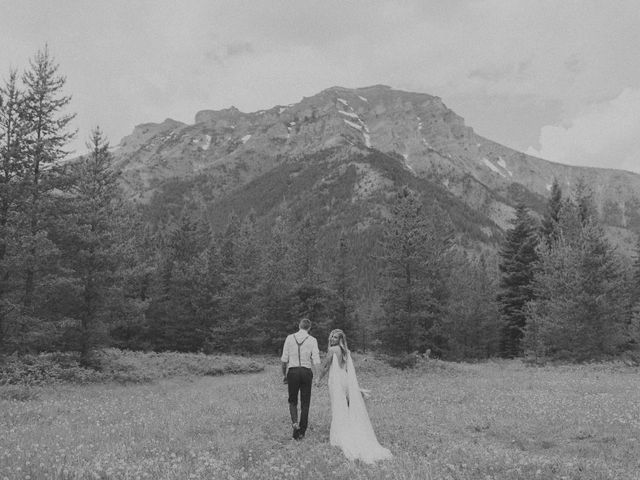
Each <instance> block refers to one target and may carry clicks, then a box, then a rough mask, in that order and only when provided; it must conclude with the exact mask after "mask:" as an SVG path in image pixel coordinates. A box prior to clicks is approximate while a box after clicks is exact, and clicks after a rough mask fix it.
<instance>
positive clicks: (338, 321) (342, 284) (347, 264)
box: [331, 231, 357, 346]
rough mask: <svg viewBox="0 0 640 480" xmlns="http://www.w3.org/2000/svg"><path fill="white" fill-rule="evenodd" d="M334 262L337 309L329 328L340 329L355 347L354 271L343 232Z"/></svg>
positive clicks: (333, 273)
mask: <svg viewBox="0 0 640 480" xmlns="http://www.w3.org/2000/svg"><path fill="white" fill-rule="evenodd" d="M334 259H335V262H334V265H333V272H332V288H333V290H334V291H335V293H336V296H337V298H338V302H339V303H338V308H337V312H336V317H335V319H334V325H331V327H334V328H340V329H342V330H343V331H344V332H345V334H346V335H347V338H353V339H354V342H352V346H355V345H356V341H355V340H356V338H357V336H356V335H355V333H356V329H357V325H356V324H355V319H354V299H353V294H354V281H355V279H354V277H353V276H354V271H355V268H354V266H353V264H352V263H351V255H350V249H349V244H348V243H347V238H346V236H345V233H344V231H343V232H341V233H340V237H339V238H338V246H337V253H336V255H335V256H334Z"/></svg>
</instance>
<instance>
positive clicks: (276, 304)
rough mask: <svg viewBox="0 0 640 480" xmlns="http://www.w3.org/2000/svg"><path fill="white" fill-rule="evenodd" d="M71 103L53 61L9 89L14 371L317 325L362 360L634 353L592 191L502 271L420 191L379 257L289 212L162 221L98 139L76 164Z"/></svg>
mask: <svg viewBox="0 0 640 480" xmlns="http://www.w3.org/2000/svg"><path fill="white" fill-rule="evenodd" d="M64 85H65V78H64V76H62V75H60V74H59V73H58V65H57V64H56V63H55V61H54V59H53V58H52V56H51V55H50V53H49V52H48V50H47V49H46V48H45V49H43V50H42V51H39V52H37V54H36V55H35V56H34V57H33V58H32V59H31V61H30V62H29V66H28V68H27V69H26V70H25V71H24V72H23V73H22V74H21V75H19V74H18V72H17V71H12V72H10V74H9V76H8V78H7V79H6V81H5V82H4V85H3V86H2V87H0V162H1V165H2V175H1V176H0V353H1V352H4V353H13V352H37V351H56V350H61V351H76V352H78V353H79V355H80V359H81V360H82V362H83V363H85V364H90V363H91V361H92V356H91V353H92V352H93V351H94V350H95V349H96V348H99V347H103V346H107V345H113V346H117V347H120V348H126V349H133V350H155V351H165V350H176V351H202V352H206V353H214V352H236V353H276V352H277V351H278V350H279V349H280V348H281V346H282V341H283V339H284V336H285V335H286V334H287V333H289V332H290V331H291V330H292V329H293V328H295V326H296V325H297V321H298V320H299V318H300V317H302V316H307V317H309V318H310V319H311V320H312V322H313V325H314V327H313V328H314V334H315V335H316V336H318V337H319V338H320V339H322V338H326V336H327V335H328V332H329V331H330V330H331V329H333V328H342V329H343V330H344V331H345V332H346V333H347V335H348V337H349V339H350V345H351V346H352V348H355V349H360V350H364V349H376V350H384V351H387V352H392V353H395V354H401V353H411V352H426V351H430V352H431V353H432V354H433V355H436V356H439V357H441V358H446V359H453V360H462V359H482V358H488V357H492V356H497V355H503V356H507V357H513V356H521V355H534V356H536V357H540V358H547V357H558V358H567V359H574V360H582V359H586V358H593V357H595V356H599V355H603V354H615V353H618V352H620V351H622V350H623V349H625V348H629V347H630V346H632V345H633V344H634V342H635V341H636V340H635V339H636V338H637V333H635V332H637V331H640V320H638V319H639V318H640V314H639V313H638V312H640V307H638V306H637V304H638V299H639V298H640V293H639V292H638V288H635V289H634V288H631V287H630V285H632V284H633V285H638V281H637V280H638V278H640V268H639V267H638V266H636V272H638V273H636V274H635V275H636V277H635V283H633V281H632V280H633V279H632V278H631V277H630V273H629V272H628V271H627V270H628V269H625V268H623V265H622V263H621V262H620V260H619V258H618V257H617V256H616V254H615V252H614V250H613V248H612V247H611V246H610V245H609V244H608V242H607V241H606V239H605V236H604V233H603V230H602V227H601V226H600V225H599V224H598V222H597V216H596V215H595V213H594V211H593V207H592V205H591V203H590V199H589V196H588V191H587V189H586V188H582V189H581V190H580V191H578V192H577V193H576V194H575V195H574V196H573V197H572V198H571V199H569V198H562V192H561V191H560V188H559V186H558V185H557V183H556V184H554V187H553V189H552V195H551V198H550V199H549V202H548V211H547V212H546V213H545V215H544V218H543V221H542V222H541V223H540V222H537V221H535V220H534V219H533V218H532V217H531V216H530V215H529V214H528V213H527V210H526V208H525V207H524V206H520V207H518V209H517V215H516V218H515V220H514V226H513V228H512V229H510V230H509V231H507V232H506V235H505V239H504V242H503V244H502V248H501V251H500V254H499V256H498V257H496V256H495V255H492V254H491V253H490V250H488V253H484V254H480V253H478V252H477V251H476V252H472V251H470V250H469V249H468V248H466V247H464V246H463V242H461V241H460V233H459V232H458V233H457V232H456V230H455V229H454V227H453V224H452V222H451V219H450V218H449V215H448V214H447V212H446V211H445V210H444V209H443V208H442V207H441V205H440V204H439V203H438V201H436V200H434V199H433V198H425V196H423V195H420V194H419V193H418V192H416V191H415V190H412V189H411V188H409V187H407V186H404V187H400V188H399V189H398V190H397V191H396V192H395V197H394V198H393V199H391V200H390V201H389V202H388V205H387V206H388V211H386V213H385V215H383V216H382V217H381V219H380V220H379V222H377V223H376V224H375V225H371V226H370V227H369V230H368V233H367V235H368V236H367V238H366V241H364V242H363V241H362V238H361V237H358V236H357V235H356V234H355V233H354V232H353V229H351V230H349V229H346V228H345V229H341V230H340V231H338V232H332V233H331V234H328V233H327V227H326V225H323V224H321V221H320V220H319V219H318V218H314V217H313V216H311V215H309V214H304V212H303V213H300V212H295V211H294V210H293V209H291V208H288V207H287V205H286V204H283V205H281V206H279V207H276V208H275V211H274V212H272V213H273V214H272V215H271V216H269V218H268V219H266V217H265V216H261V217H258V215H256V213H255V211H249V212H248V213H247V214H245V215H243V216H238V215H236V214H233V213H231V214H230V215H229V217H228V219H227V221H226V222H225V224H224V225H223V227H222V228H220V227H219V226H214V225H212V223H211V222H210V221H209V219H208V216H207V214H206V212H205V211H204V210H202V209H199V208H191V207H187V206H184V207H183V208H182V210H180V209H175V211H172V213H171V215H167V216H165V217H158V218H154V220H153V221H151V220H150V217H149V212H148V210H147V207H146V206H145V205H140V204H136V203H132V201H130V200H128V199H127V198H126V197H125V195H124V194H123V192H122V191H121V189H120V173H119V172H118V169H117V165H116V164H115V163H114V158H113V156H112V154H111V151H110V147H109V143H108V141H107V139H106V138H105V136H104V135H103V133H102V132H101V130H100V129H99V128H98V127H96V128H95V129H94V130H93V131H92V132H91V135H90V137H89V141H88V142H87V153H86V154H84V155H82V156H80V157H79V158H77V159H74V160H71V161H67V160H66V159H67V157H68V152H67V151H66V150H65V148H66V147H67V145H68V143H69V141H70V140H71V139H72V138H73V136H74V135H75V134H76V132H70V131H69V126H70V122H71V120H72V119H73V115H71V114H68V113H66V109H67V108H68V106H69V103H70V100H71V98H70V97H69V96H68V95H65V93H64V91H63V89H64ZM363 249H366V252H365V253H366V254H363V251H362V250H363ZM356 253H357V254H356ZM365 257H366V259H367V260H366V261H367V267H366V268H368V269H370V270H373V271H374V272H375V277H376V278H377V282H376V285H375V288H373V289H370V288H363V286H362V282H361V281H360V279H359V278H358V277H359V276H358V273H357V272H358V269H359V268H360V269H361V268H362V265H359V264H358V262H361V261H362V259H363V258H365Z"/></svg>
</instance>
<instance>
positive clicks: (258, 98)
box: [0, 0, 640, 172]
mask: <svg viewBox="0 0 640 480" xmlns="http://www.w3.org/2000/svg"><path fill="white" fill-rule="evenodd" d="M0 11H1V12H2V14H1V15H0V45H1V46H2V53H0V75H1V76H2V77H3V78H6V76H7V74H8V72H9V70H10V69H11V68H18V69H19V70H22V69H23V68H24V67H25V66H26V65H27V62H28V59H29V58H30V57H32V56H33V54H34V53H35V52H36V51H37V50H38V49H39V48H41V47H42V46H43V45H45V44H48V45H49V49H50V51H51V52H52V54H53V55H54V57H55V59H56V61H57V62H58V63H59V64H60V71H61V72H62V73H63V74H65V75H66V77H67V86H66V92H67V93H69V94H71V95H72V96H73V101H72V106H71V110H72V111H73V112H77V118H76V121H75V123H76V125H75V126H76V127H77V128H78V140H77V141H76V142H75V143H74V145H73V146H74V148H77V150H78V152H79V153H82V151H83V145H84V141H85V140H86V138H87V137H88V135H89V132H90V129H91V128H92V126H95V125H97V124H99V125H100V126H101V127H102V128H103V130H104V131H105V132H106V134H107V135H108V136H109V138H110V139H111V143H112V144H117V143H118V142H119V141H120V139H121V138H122V137H123V136H125V135H127V134H128V133H130V132H131V130H132V129H133V127H134V126H135V125H137V124H139V123H145V122H161V121H163V120H164V119H165V118H167V117H170V118H174V119H176V120H181V121H183V122H188V123H192V122H193V118H194V115H195V113H196V112H197V111H198V110H203V109H222V108H227V107H229V106H231V105H234V106H236V107H237V108H239V109H240V110H243V111H255V110H259V109H262V108H269V107H271V106H274V105H276V104H289V103H294V102H298V101H299V100H300V99H301V98H302V97H303V96H311V95H314V94H315V93H318V92H319V91H320V90H323V89H325V88H328V87H331V86H336V85H339V86H343V87H362V86H368V85H373V84H385V85H389V86H391V87H393V88H397V89H402V90H411V91H418V92H424V93H429V94H432V95H437V96H440V97H441V98H442V99H443V100H444V102H445V104H447V105H448V106H449V107H450V108H452V109H453V110H454V111H456V113H458V114H459V115H461V116H463V117H464V118H465V120H466V123H467V125H469V126H471V127H473V128H474V129H475V130H476V132H478V133H479V134H481V135H483V136H485V137H488V138H490V139H492V140H496V141H498V142H500V143H503V144H505V145H508V146H510V147H513V148H516V149H518V150H521V151H525V152H527V153H531V154H535V155H538V156H541V157H543V158H547V159H549V160H554V161H558V162H562V163H570V164H576V165H591V166H602V167H613V168H623V169H627V170H632V171H636V172H640V52H639V50H640V28H638V25H640V4H638V2H637V0H616V1H614V2H605V1H601V0H581V1H573V0H554V1H550V0H446V1H444V0H406V1H400V0H397V1H383V0H379V1H378V0H318V1H311V0H228V1H227V0H182V1H175V0H109V1H95V0H57V1H53V0H0Z"/></svg>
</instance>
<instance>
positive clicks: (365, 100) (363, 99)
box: [358, 95, 369, 103]
mask: <svg viewBox="0 0 640 480" xmlns="http://www.w3.org/2000/svg"><path fill="white" fill-rule="evenodd" d="M358 98H359V99H360V100H362V101H363V102H367V103H369V100H367V99H366V98H364V97H361V96H360V95H358Z"/></svg>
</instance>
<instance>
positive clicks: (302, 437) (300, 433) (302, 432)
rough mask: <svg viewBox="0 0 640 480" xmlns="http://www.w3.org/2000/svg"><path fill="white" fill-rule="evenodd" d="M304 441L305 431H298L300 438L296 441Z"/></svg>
mask: <svg viewBox="0 0 640 480" xmlns="http://www.w3.org/2000/svg"><path fill="white" fill-rule="evenodd" d="M302 439H304V431H303V430H298V438H297V439H296V440H302Z"/></svg>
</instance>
